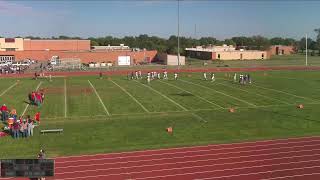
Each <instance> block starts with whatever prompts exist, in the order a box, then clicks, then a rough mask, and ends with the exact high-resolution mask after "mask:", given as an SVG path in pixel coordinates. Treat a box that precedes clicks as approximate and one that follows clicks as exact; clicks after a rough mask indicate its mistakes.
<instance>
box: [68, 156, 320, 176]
mask: <svg viewBox="0 0 320 180" xmlns="http://www.w3.org/2000/svg"><path fill="white" fill-rule="evenodd" d="M311 162H319V160H317V159H316V160H309V161H294V162H286V163H278V164H276V165H277V166H279V165H291V164H301V163H311ZM214 166H216V164H210V165H202V166H188V167H179V168H167V169H159V170H148V171H143V170H142V171H134V172H124V173H117V174H106V175H98V176H99V177H100V176H101V177H106V176H119V175H134V174H143V173H152V172H161V171H172V170H185V169H195V168H203V167H214ZM272 166H275V164H268V165H259V166H248V167H239V168H229V169H216V170H212V171H199V172H197V171H195V172H192V173H177V174H168V175H162V176H149V177H148V176H147V177H142V178H134V179H158V178H160V177H161V178H165V177H172V176H179V175H180V176H181V175H182V176H183V175H191V174H203V173H214V172H224V171H233V170H243V169H253V168H263V167H272ZM316 167H320V166H309V167H308V166H307V167H302V168H291V169H280V170H274V171H261V172H257V173H260V174H261V173H270V172H276V171H285V170H296V169H305V168H316ZM90 171H94V172H97V171H105V170H104V169H103V170H99V169H98V170H90ZM81 172H86V171H81ZM241 175H247V174H237V175H230V176H216V177H210V178H206V179H221V178H225V177H233V176H241ZM98 176H95V177H98ZM89 177H90V176H84V177H83V176H81V177H72V178H64V179H83V178H89ZM202 179H204V178H202Z"/></svg>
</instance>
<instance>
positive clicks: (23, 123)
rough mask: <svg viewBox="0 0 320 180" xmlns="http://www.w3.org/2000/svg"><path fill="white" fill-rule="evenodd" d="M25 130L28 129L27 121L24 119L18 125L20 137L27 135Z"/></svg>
mask: <svg viewBox="0 0 320 180" xmlns="http://www.w3.org/2000/svg"><path fill="white" fill-rule="evenodd" d="M27 131H28V123H27V121H26V120H25V119H24V120H23V122H22V123H21V126H20V132H21V135H22V136H21V137H27Z"/></svg>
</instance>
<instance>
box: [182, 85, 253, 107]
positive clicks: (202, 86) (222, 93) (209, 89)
mask: <svg viewBox="0 0 320 180" xmlns="http://www.w3.org/2000/svg"><path fill="white" fill-rule="evenodd" d="M180 81H182V82H185V83H189V84H193V85H195V86H199V87H202V88H206V89H209V90H213V91H215V92H217V93H219V94H222V95H225V96H228V97H230V98H232V99H236V100H238V101H241V102H243V103H246V104H248V105H250V106H253V107H257V105H255V104H252V103H250V102H248V101H245V100H243V99H239V98H237V97H234V96H231V95H229V94H226V93H223V92H221V91H217V90H215V89H213V88H210V87H207V86H203V85H201V84H197V83H193V82H188V81H185V80H181V79H180Z"/></svg>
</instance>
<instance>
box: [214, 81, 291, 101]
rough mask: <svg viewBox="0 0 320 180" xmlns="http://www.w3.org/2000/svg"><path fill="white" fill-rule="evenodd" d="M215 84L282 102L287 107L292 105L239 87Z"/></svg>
mask: <svg viewBox="0 0 320 180" xmlns="http://www.w3.org/2000/svg"><path fill="white" fill-rule="evenodd" d="M215 84H220V85H223V86H226V87H230V88H233V89H238V90H240V91H243V92H247V93H252V94H255V95H257V96H260V97H264V98H267V99H271V100H274V101H278V102H282V103H284V104H287V105H289V104H290V103H288V102H286V101H282V100H279V99H275V98H272V97H269V96H265V95H262V94H259V93H255V92H250V91H247V90H244V89H240V88H238V87H233V86H229V85H227V84H224V83H215Z"/></svg>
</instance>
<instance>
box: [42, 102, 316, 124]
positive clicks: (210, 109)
mask: <svg viewBox="0 0 320 180" xmlns="http://www.w3.org/2000/svg"><path fill="white" fill-rule="evenodd" d="M295 105H296V104H289V105H285V104H281V105H264V106H256V107H251V106H250V107H236V109H261V108H263V109H264V108H266V107H290V106H295ZM305 105H320V103H306V104H305ZM223 109H225V110H228V109H229V108H223ZM215 110H219V109H214V108H207V109H191V110H187V111H159V112H150V113H124V114H112V116H113V118H116V116H118V117H119V118H120V117H121V116H134V115H135V116H139V115H141V116H145V115H150V116H152V115H158V114H159V115H162V114H168V113H185V112H198V111H215ZM168 115H173V114H168ZM104 116H105V115H93V116H69V117H68V118H85V117H104ZM43 119H64V117H59V116H56V117H47V118H43ZM54 122H60V121H54Z"/></svg>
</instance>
